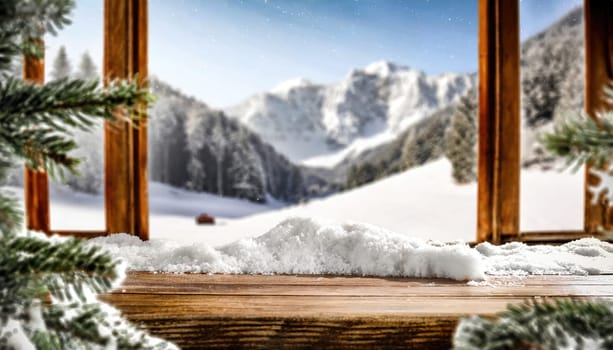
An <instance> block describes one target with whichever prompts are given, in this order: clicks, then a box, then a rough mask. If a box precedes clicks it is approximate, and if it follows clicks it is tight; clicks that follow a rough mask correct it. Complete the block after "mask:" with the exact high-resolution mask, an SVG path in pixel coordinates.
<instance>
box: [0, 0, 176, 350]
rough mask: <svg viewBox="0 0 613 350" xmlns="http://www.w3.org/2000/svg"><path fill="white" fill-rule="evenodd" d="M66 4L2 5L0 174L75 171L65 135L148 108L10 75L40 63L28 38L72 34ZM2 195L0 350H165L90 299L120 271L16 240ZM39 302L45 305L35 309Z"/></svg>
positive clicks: (67, 83) (82, 250)
mask: <svg viewBox="0 0 613 350" xmlns="http://www.w3.org/2000/svg"><path fill="white" fill-rule="evenodd" d="M73 8H74V1H73V0H37V1H30V0H2V1H0V77H1V78H0V169H2V168H3V167H5V166H6V164H7V160H8V159H10V158H21V159H23V160H25V161H26V165H28V166H29V167H31V168H34V169H43V170H47V171H48V173H49V174H50V175H51V176H53V175H54V174H57V173H58V172H63V171H68V172H71V171H74V169H75V166H76V165H77V164H78V160H77V159H75V158H73V157H72V156H71V155H70V154H69V152H70V151H71V150H73V149H74V148H75V147H76V144H75V142H74V141H73V139H72V134H71V130H72V129H74V128H76V129H80V130H89V129H90V128H91V127H92V126H93V125H95V123H96V122H97V121H99V120H101V119H104V118H106V119H111V118H114V116H113V114H112V113H111V111H112V110H114V109H115V108H117V107H119V106H124V107H125V108H126V109H127V110H128V111H129V112H130V113H131V114H134V113H135V110H133V107H135V106H137V105H138V104H139V103H141V102H144V103H148V102H150V100H151V98H150V96H149V93H148V91H147V90H146V89H142V88H140V87H139V86H138V85H137V84H135V83H129V82H114V83H111V84H110V87H109V88H108V89H102V88H101V85H100V84H99V82H97V81H93V82H85V81H81V80H68V79H62V80H57V81H53V82H50V83H48V84H45V85H34V84H30V83H27V82H24V81H22V80H20V79H18V78H15V77H14V76H12V74H11V69H12V67H13V66H14V61H15V59H16V58H17V57H19V56H21V55H24V54H25V55H29V56H40V55H41V54H42V51H43V50H42V47H41V46H40V41H38V40H35V38H40V37H43V35H44V34H45V33H46V32H49V33H51V34H54V33H55V32H56V31H57V30H59V29H62V28H63V27H64V26H65V25H67V24H69V23H70V21H69V15H70V12H71V11H72V9H73ZM16 208H17V206H16V202H15V200H14V199H12V198H10V197H8V196H6V195H4V194H2V193H0V348H1V349H6V348H8V349H11V348H24V347H28V348H32V347H36V348H41V349H92V348H120V349H139V348H141V349H142V348H154V347H155V348H168V347H171V345H170V344H168V343H165V342H163V341H160V340H155V339H153V338H150V337H147V336H146V335H145V334H144V333H143V332H142V331H139V330H137V329H136V328H134V327H133V326H131V325H130V324H129V323H128V322H126V321H124V320H123V319H122V318H121V317H120V315H119V313H118V311H117V310H114V309H113V308H112V307H110V306H108V305H105V304H103V303H100V302H99V301H98V300H97V299H96V297H95V295H96V294H98V293H102V292H107V291H109V290H110V289H111V288H112V287H114V286H117V283H118V278H119V276H120V275H121V274H122V269H121V268H120V263H119V261H117V260H115V259H114V258H112V257H111V256H110V255H108V254H107V253H105V252H103V251H101V250H100V249H99V248H96V247H95V246H90V245H86V244H85V243H84V242H82V241H79V240H76V239H59V238H54V239H49V238H47V237H45V236H43V235H40V234H34V233H23V232H19V230H20V227H22V223H21V213H20V212H19V210H17V209H16ZM41 298H45V302H44V303H43V302H42V301H41Z"/></svg>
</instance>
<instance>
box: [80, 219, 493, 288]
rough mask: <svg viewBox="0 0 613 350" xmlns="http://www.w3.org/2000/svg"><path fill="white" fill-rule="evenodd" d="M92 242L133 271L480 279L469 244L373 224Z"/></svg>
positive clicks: (289, 224)
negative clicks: (225, 239)
mask: <svg viewBox="0 0 613 350" xmlns="http://www.w3.org/2000/svg"><path fill="white" fill-rule="evenodd" d="M91 242H92V243H93V244H97V245H100V246H102V247H104V248H106V249H107V250H109V251H110V252H111V254H113V255H115V256H117V257H121V258H123V259H125V260H126V261H127V264H128V266H129V269H131V270H138V271H161V272H196V273H249V274H340V275H360V276H366V275H367V276H398V277H400V276H402V277H436V278H451V279H456V280H483V279H484V278H485V271H484V264H483V262H482V259H481V256H480V255H479V253H478V252H477V251H476V250H474V249H470V248H469V247H468V245H466V244H462V243H453V244H443V243H434V242H425V241H422V240H419V239H415V238H409V237H407V236H404V235H400V234H397V233H393V232H390V231H387V230H384V229H382V228H378V227H376V226H372V225H367V224H359V223H344V224H331V223H323V222H319V221H317V220H314V219H307V218H292V219H288V220H285V221H283V222H282V223H280V224H279V225H277V226H276V227H274V228H273V229H272V230H270V231H269V232H267V233H265V234H264V235H262V236H259V237H255V238H247V239H241V240H239V241H236V242H234V243H231V244H228V245H225V246H222V247H220V248H218V249H215V248H212V247H211V246H209V245H206V244H203V243H191V244H180V243H178V242H173V241H165V240H151V241H148V242H142V241H140V240H139V239H138V238H136V237H134V236H128V235H112V236H109V237H101V238H96V239H93V240H91Z"/></svg>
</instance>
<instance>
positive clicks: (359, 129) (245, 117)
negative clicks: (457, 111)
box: [226, 61, 475, 166]
mask: <svg viewBox="0 0 613 350" xmlns="http://www.w3.org/2000/svg"><path fill="white" fill-rule="evenodd" d="M474 84H475V77H474V75H469V74H451V73H448V74H442V75H438V76H428V75H426V74H425V73H424V72H422V71H419V70H416V69H412V68H409V67H405V66H401V65H397V64H394V63H391V62H386V61H381V62H375V63H373V64H371V65H369V66H367V67H366V68H364V69H354V70H352V71H351V72H350V73H349V74H348V75H347V76H346V77H345V78H344V79H342V80H341V81H338V82H336V83H333V84H329V85H317V84H313V83H311V82H309V81H308V80H305V79H296V80H291V81H287V82H283V83H281V84H280V85H279V86H277V87H276V88H274V89H272V90H271V91H270V92H265V93H261V94H257V95H255V96H252V97H251V98H249V99H247V100H246V101H244V102H243V103H241V104H239V105H238V106H234V107H231V108H228V109H226V113H227V114H228V115H229V116H230V117H233V118H236V119H238V120H240V121H241V122H242V123H243V124H244V125H246V126H248V127H249V128H250V129H251V130H253V131H255V132H256V133H257V134H259V135H260V136H261V137H262V138H263V139H264V140H266V141H267V142H269V143H270V144H272V145H273V146H274V147H275V148H276V149H277V151H279V152H281V153H282V154H284V155H285V156H287V157H288V158H289V159H290V160H292V161H294V162H298V163H304V164H309V165H323V166H333V165H335V164H336V163H338V162H339V161H341V160H342V159H343V158H344V157H345V156H347V155H348V154H350V153H351V152H354V153H357V152H359V151H362V150H364V149H367V148H370V147H373V146H375V145H378V144H381V143H383V142H386V141H390V140H392V139H394V137H395V136H397V135H398V134H399V133H400V132H402V131H403V130H405V129H406V128H407V127H408V126H409V125H411V124H413V123H415V122H416V121H418V120H420V119H421V118H423V117H424V116H426V115H428V114H429V113H431V112H433V111H435V110H438V109H440V108H442V107H445V106H448V105H449V104H451V103H453V102H455V101H457V100H458V99H459V98H460V96H462V95H463V94H465V93H466V91H467V90H468V89H470V88H471V87H473V86H474Z"/></svg>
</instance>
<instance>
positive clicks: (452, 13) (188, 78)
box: [46, 0, 581, 107]
mask: <svg viewBox="0 0 613 350" xmlns="http://www.w3.org/2000/svg"><path fill="white" fill-rule="evenodd" d="M580 3H581V0H521V3H520V9H521V30H522V38H525V37H527V36H530V35H533V34H535V33H537V32H538V31H540V30H542V29H543V28H545V27H547V26H548V25H549V24H551V23H552V22H553V21H555V20H556V19H557V18H559V17H560V16H562V15H563V14H564V13H566V12H567V11H569V10H570V9H572V8H574V7H575V6H578V5H580ZM73 19H74V23H73V25H72V26H70V27H68V28H67V29H66V30H64V31H63V32H61V33H60V35H59V36H58V37H55V38H53V37H51V38H46V42H47V49H48V51H47V52H48V57H49V58H50V59H51V60H52V59H53V58H54V57H55V55H56V54H57V49H58V47H59V46H60V45H65V46H66V48H67V50H68V53H69V55H70V57H71V59H72V63H73V65H75V66H76V65H77V64H78V59H79V57H80V55H81V54H82V53H83V52H84V51H86V50H87V51H89V52H90V54H91V55H92V56H93V58H94V60H95V61H96V62H97V64H98V66H99V67H100V63H101V61H102V60H101V58H102V1H101V0H77V9H76V11H75V13H74V16H73ZM149 50H150V52H149V66H150V73H152V74H155V75H157V76H158V77H160V78H161V79H163V80H165V81H167V82H169V83H171V84H172V85H174V86H176V87H178V88H180V89H181V90H183V91H184V92H186V93H188V94H190V95H194V96H196V97H198V98H200V99H202V100H203V101H205V102H207V103H208V104H210V105H212V106H214V107H225V106H228V105H232V104H234V103H237V102H239V101H240V100H242V99H243V98H245V97H247V96H249V95H251V94H253V93H256V92H259V91H262V90H268V89H271V88H272V87H274V86H276V85H277V84H278V83H280V82H282V81H285V80H288V79H293V78H298V77H305V78H307V79H309V80H311V81H313V82H317V83H327V82H332V81H336V80H339V79H342V78H343V77H344V76H345V75H346V74H347V73H348V72H349V71H350V70H351V69H352V68H355V67H364V66H366V65H367V64H369V63H371V62H374V61H378V60H389V61H394V62H397V63H400V64H404V65H408V66H411V67H414V68H418V69H421V70H424V71H426V72H427V73H430V74H437V73H442V72H474V71H476V67H477V62H476V60H477V1H476V0H474V1H466V0H405V1H401V0H242V1H241V0H199V1H197V0H174V1H169V0H149ZM51 60H50V61H49V63H51ZM48 66H50V64H48Z"/></svg>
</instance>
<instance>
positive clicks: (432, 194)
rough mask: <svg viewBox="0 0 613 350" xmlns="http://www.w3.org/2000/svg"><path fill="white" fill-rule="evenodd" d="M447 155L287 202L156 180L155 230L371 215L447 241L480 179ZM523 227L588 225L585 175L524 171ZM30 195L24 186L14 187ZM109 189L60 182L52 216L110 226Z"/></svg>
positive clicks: (177, 235) (472, 225)
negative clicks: (467, 179)
mask: <svg viewBox="0 0 613 350" xmlns="http://www.w3.org/2000/svg"><path fill="white" fill-rule="evenodd" d="M450 171H451V169H450V164H449V162H448V161H447V160H446V159H441V160H439V161H436V162H432V163H428V164H426V165H424V166H422V167H419V168H413V169H410V170H408V171H405V172H403V173H400V174H397V175H394V176H390V177H388V178H385V179H383V180H381V181H378V182H375V183H372V184H369V185H366V186H363V187H360V188H357V189H354V190H351V191H347V192H343V193H341V194H338V195H334V196H330V197H327V198H324V199H319V200H312V201H310V202H309V203H306V204H301V205H294V206H290V207H282V204H281V203H274V202H272V201H271V202H270V203H269V204H266V205H260V204H255V203H251V202H248V201H244V200H238V199H231V198H221V197H218V196H214V195H210V194H204V193H193V192H189V191H184V190H179V189H175V188H172V187H169V186H165V185H160V184H156V183H153V184H152V185H151V188H150V206H151V219H150V223H151V224H150V227H151V237H152V238H167V239H172V240H179V241H187V242H204V243H207V244H209V245H212V246H219V245H223V244H227V243H230V242H233V241H235V240H237V239H240V238H244V237H255V236H258V235H261V234H263V233H265V232H267V231H268V230H270V229H271V228H272V227H273V226H275V225H276V224H278V223H279V222H281V221H283V220H285V219H287V218H291V217H313V218H318V219H320V220H328V221H332V222H336V223H338V222H346V221H355V222H365V223H369V224H373V225H377V226H379V227H382V228H385V229H388V230H390V231H393V232H397V233H400V234H405V235H410V236H412V237H417V238H422V239H435V240H440V241H452V240H457V239H460V240H464V241H472V240H474V239H475V229H476V197H477V194H476V193H477V188H476V185H475V184H471V185H465V186H458V185H455V184H453V183H452V181H451V177H450V176H449V174H450ZM521 180H522V187H521V188H522V189H521V190H522V193H521V196H522V203H521V218H522V222H521V227H522V229H524V230H556V229H557V230H559V229H580V228H581V227H582V225H583V223H582V218H583V215H582V213H583V176H581V173H577V174H569V173H559V172H556V171H549V172H542V171H538V170H532V169H531V170H525V171H523V172H522V179H521ZM14 191H15V194H16V195H17V196H19V197H20V198H21V197H22V193H23V190H22V189H14ZM103 203H104V200H103V198H102V196H92V195H87V194H82V193H74V192H70V191H67V190H61V191H60V190H57V189H53V193H52V207H51V221H52V222H51V224H52V227H53V228H57V229H71V228H72V229H101V228H103V227H104V214H103V205H104V204H103ZM202 212H207V213H209V214H212V215H214V216H216V217H217V222H218V224H216V225H214V226H197V225H196V224H195V223H194V216H195V215H196V214H199V213H202Z"/></svg>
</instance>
